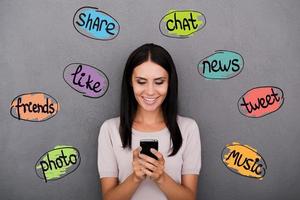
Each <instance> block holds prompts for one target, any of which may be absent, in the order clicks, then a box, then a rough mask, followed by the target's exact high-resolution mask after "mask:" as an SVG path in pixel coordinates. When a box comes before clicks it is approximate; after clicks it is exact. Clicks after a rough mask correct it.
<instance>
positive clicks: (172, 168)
mask: <svg viewBox="0 0 300 200" xmlns="http://www.w3.org/2000/svg"><path fill="white" fill-rule="evenodd" d="M177 123H178V126H179V129H180V131H181V134H182V138H183V142H182V146H181V148H180V149H179V151H178V152H177V154H176V155H174V156H171V157H168V155H169V154H170V152H171V151H170V150H171V148H170V147H171V144H172V141H171V139H170V132H169V130H168V128H164V129H162V130H160V131H155V132H141V131H137V130H135V129H132V149H133V150H134V149H136V148H137V147H138V146H140V145H139V144H140V140H141V139H157V140H158V151H159V152H161V153H162V154H163V156H164V159H165V172H166V173H167V174H168V175H169V176H171V177H172V178H173V180H174V181H176V182H177V183H181V175H184V174H199V173H200V168H201V143H200V133H199V128H198V126H197V123H196V121H195V120H193V119H191V118H187V117H182V116H179V115H178V117H177ZM119 124H120V118H119V117H116V118H112V119H109V120H106V121H105V122H104V123H103V124H102V126H101V128H100V133H99V138H98V171H99V175H100V178H103V177H117V178H118V180H119V181H120V182H123V181H124V180H125V179H126V178H127V177H128V176H129V175H130V174H131V173H132V172H133V169H132V150H129V149H128V148H126V149H123V148H122V142H121V138H120V135H119ZM132 199H133V200H140V199H143V200H147V199H151V200H152V199H155V200H165V199H167V198H166V196H165V195H164V193H163V192H162V191H161V190H160V189H159V188H158V186H157V185H156V184H155V183H154V182H153V181H152V180H150V179H148V178H147V179H145V180H144V181H143V182H142V183H141V184H140V186H139V188H138V189H137V190H136V192H135V193H134V195H133V197H132Z"/></svg>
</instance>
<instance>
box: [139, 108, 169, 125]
mask: <svg viewBox="0 0 300 200" xmlns="http://www.w3.org/2000/svg"><path fill="white" fill-rule="evenodd" d="M134 121H135V122H137V123H143V124H156V123H161V122H164V117H163V113H162V110H161V109H158V110H156V111H151V112H148V111H145V110H141V109H139V108H138V109H137V112H136V116H135V119H134Z"/></svg>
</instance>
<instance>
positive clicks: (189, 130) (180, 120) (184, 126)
mask: <svg viewBox="0 0 300 200" xmlns="http://www.w3.org/2000/svg"><path fill="white" fill-rule="evenodd" d="M177 124H178V126H179V129H180V131H181V134H182V136H183V137H187V136H188V135H190V134H195V133H199V128H198V125H197V122H196V120H194V119H192V118H190V117H184V116H181V115H177Z"/></svg>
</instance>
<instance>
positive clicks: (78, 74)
mask: <svg viewBox="0 0 300 200" xmlns="http://www.w3.org/2000/svg"><path fill="white" fill-rule="evenodd" d="M63 77H64V80H65V82H66V83H67V84H68V85H69V86H70V87H71V88H73V89H74V90H76V91H77V92H79V93H82V94H83V96H86V97H91V98H99V97H101V96H103V95H104V94H105V93H106V91H107V89H108V85H109V82H108V78H107V76H106V75H105V74H104V73H103V72H102V71H101V70H99V69H97V68H95V67H92V66H89V65H87V64H81V63H71V64H69V65H68V66H66V67H65V69H64V73H63Z"/></svg>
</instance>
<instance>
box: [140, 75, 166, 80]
mask: <svg viewBox="0 0 300 200" xmlns="http://www.w3.org/2000/svg"><path fill="white" fill-rule="evenodd" d="M135 78H136V79H142V80H147V79H146V78H144V77H140V76H137V77H135ZM165 79H167V78H166V77H158V78H155V79H154V80H155V81H156V80H165Z"/></svg>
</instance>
